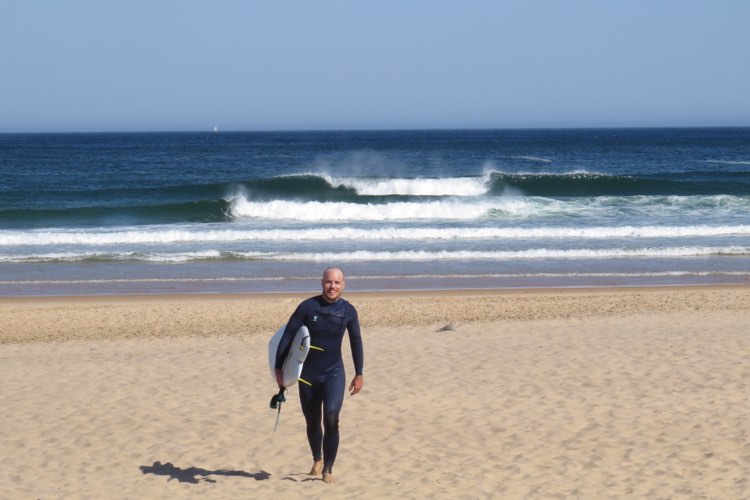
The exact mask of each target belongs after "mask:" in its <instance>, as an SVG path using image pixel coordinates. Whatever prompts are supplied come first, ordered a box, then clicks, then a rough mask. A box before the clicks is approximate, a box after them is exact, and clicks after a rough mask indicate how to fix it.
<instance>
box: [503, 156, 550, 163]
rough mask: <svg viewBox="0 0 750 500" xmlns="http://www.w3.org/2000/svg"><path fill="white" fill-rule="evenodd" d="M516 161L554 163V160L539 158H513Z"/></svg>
mask: <svg viewBox="0 0 750 500" xmlns="http://www.w3.org/2000/svg"><path fill="white" fill-rule="evenodd" d="M511 158H512V159H514V160H526V161H530V162H534V163H552V160H550V159H547V158H540V157H538V156H511Z"/></svg>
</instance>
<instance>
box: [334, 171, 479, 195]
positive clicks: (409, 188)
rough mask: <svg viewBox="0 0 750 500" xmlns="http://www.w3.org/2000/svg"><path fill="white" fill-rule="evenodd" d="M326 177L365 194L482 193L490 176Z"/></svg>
mask: <svg viewBox="0 0 750 500" xmlns="http://www.w3.org/2000/svg"><path fill="white" fill-rule="evenodd" d="M325 179H326V181H327V182H328V183H329V184H331V185H332V186H334V187H340V186H343V187H347V188H351V189H354V190H355V191H356V192H357V193H358V194H360V195H365V196H387V195H409V196H481V195H483V194H485V193H486V192H487V189H488V187H487V181H488V180H489V176H487V175H485V176H484V177H453V178H441V179H434V178H433V179H430V178H417V179H405V178H376V177H370V178H368V177H329V176H325Z"/></svg>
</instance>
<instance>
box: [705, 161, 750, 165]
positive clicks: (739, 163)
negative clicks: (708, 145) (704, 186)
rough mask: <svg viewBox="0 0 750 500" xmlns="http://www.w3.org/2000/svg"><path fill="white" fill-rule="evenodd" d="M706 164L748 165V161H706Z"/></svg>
mask: <svg viewBox="0 0 750 500" xmlns="http://www.w3.org/2000/svg"><path fill="white" fill-rule="evenodd" d="M706 163H718V164H719V165H750V161H748V160H706Z"/></svg>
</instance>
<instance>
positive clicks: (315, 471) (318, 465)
mask: <svg viewBox="0 0 750 500" xmlns="http://www.w3.org/2000/svg"><path fill="white" fill-rule="evenodd" d="M322 471H323V461H322V460H316V461H315V462H313V466H312V469H310V474H308V476H319V475H320V473H321V472H322Z"/></svg>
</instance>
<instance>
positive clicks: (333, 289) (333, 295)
mask: <svg viewBox="0 0 750 500" xmlns="http://www.w3.org/2000/svg"><path fill="white" fill-rule="evenodd" d="M344 286H345V283H344V275H343V274H342V273H341V271H339V270H337V269H332V270H330V271H328V272H327V273H325V275H324V276H323V298H324V299H325V300H326V301H328V302H336V300H338V298H339V297H341V294H342V293H343V291H344Z"/></svg>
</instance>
